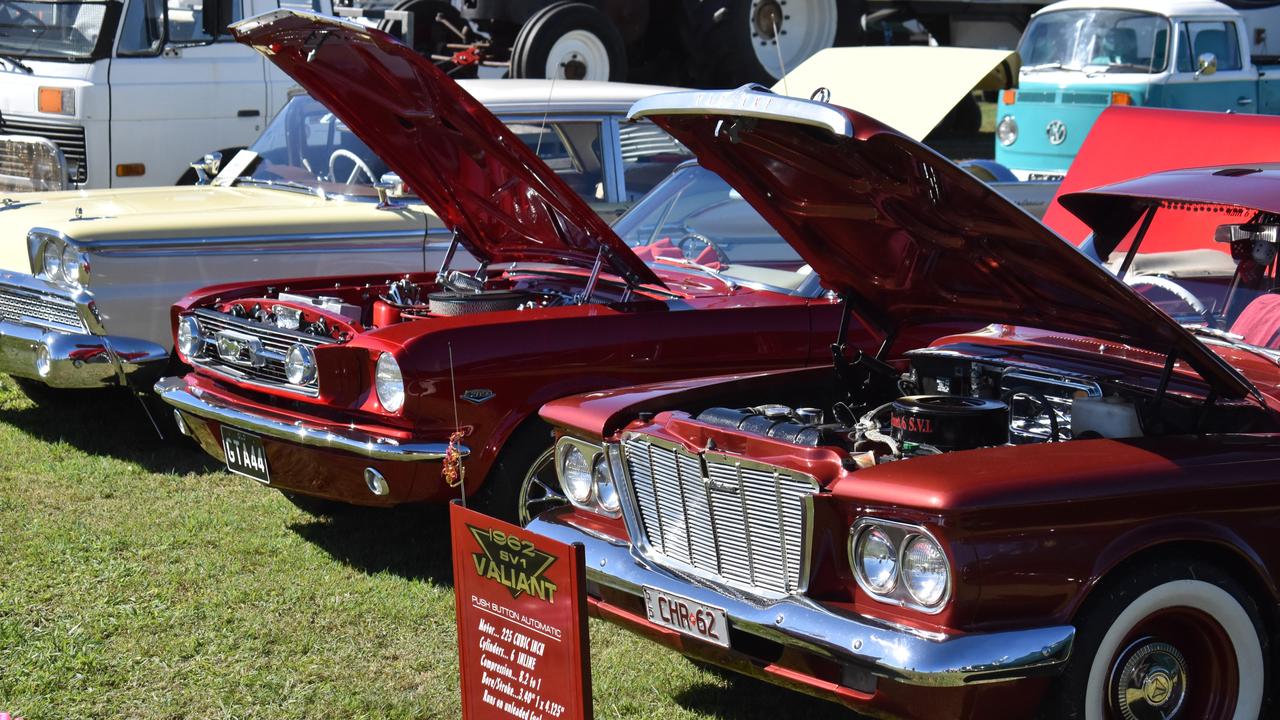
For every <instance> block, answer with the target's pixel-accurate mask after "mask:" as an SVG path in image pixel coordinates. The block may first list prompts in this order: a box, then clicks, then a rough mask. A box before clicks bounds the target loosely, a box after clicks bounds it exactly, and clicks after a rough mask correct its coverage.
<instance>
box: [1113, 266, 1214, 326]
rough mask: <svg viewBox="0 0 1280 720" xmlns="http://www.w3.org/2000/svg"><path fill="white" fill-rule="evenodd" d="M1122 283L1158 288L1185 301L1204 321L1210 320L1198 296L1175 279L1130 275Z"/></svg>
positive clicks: (1160, 276)
mask: <svg viewBox="0 0 1280 720" xmlns="http://www.w3.org/2000/svg"><path fill="white" fill-rule="evenodd" d="M1124 284H1125V285H1128V286H1129V287H1131V288H1136V287H1138V286H1141V285H1147V286H1150V287H1156V288H1160V289H1161V290H1164V291H1165V292H1167V293H1169V294H1170V295H1173V296H1174V297H1176V298H1178V299H1179V300H1181V301H1182V302H1184V303H1186V304H1187V307H1189V308H1191V310H1192V311H1193V312H1195V313H1196V314H1197V315H1199V316H1200V317H1202V318H1204V319H1205V321H1209V320H1211V318H1210V317H1209V309H1208V308H1206V307H1205V306H1204V303H1202V302H1200V298H1198V297H1196V295H1195V293H1193V292H1191V291H1190V290H1188V289H1186V288H1185V287H1183V286H1182V285H1181V284H1179V283H1178V282H1177V281H1175V280H1172V279H1170V278H1167V277H1165V276H1163V275H1130V276H1129V277H1126V278H1125V279H1124Z"/></svg>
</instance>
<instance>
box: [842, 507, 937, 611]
mask: <svg viewBox="0 0 1280 720" xmlns="http://www.w3.org/2000/svg"><path fill="white" fill-rule="evenodd" d="M849 564H850V566H851V569H852V570H853V575H854V578H855V579H856V580H857V582H858V585H859V586H861V587H862V589H863V590H864V591H866V593H867V594H868V595H870V596H871V597H873V598H875V599H876V600H879V601H881V602H884V603H890V604H893V605H902V606H905V607H910V608H914V609H916V610H920V611H922V612H926V613H931V614H932V613H936V612H938V611H940V610H942V607H943V606H944V605H945V604H946V603H947V600H948V599H950V597H951V564H950V562H948V560H947V554H946V553H945V552H943V550H942V546H941V545H939V544H938V541H937V540H935V539H934V538H933V536H932V535H930V534H929V533H928V531H926V530H925V529H924V528H921V527H917V526H914V525H904V524H902V523H895V522H890V521H887V520H875V519H870V518H861V519H859V520H858V522H856V523H854V526H853V529H852V530H850V531H849Z"/></svg>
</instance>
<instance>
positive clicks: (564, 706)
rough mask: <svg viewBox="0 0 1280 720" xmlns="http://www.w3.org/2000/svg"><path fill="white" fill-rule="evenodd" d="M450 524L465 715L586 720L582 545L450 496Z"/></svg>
mask: <svg viewBox="0 0 1280 720" xmlns="http://www.w3.org/2000/svg"><path fill="white" fill-rule="evenodd" d="M449 522H450V526H451V533H450V534H451V536H452V540H453V592H454V598H455V600H456V602H457V616H458V660H459V671H460V674H461V676H462V717H463V718H465V719H466V720H511V718H518V719H519V720H590V718H592V717H593V715H592V710H591V667H590V654H589V653H588V651H587V595H586V564H585V561H584V558H583V554H582V553H583V551H582V546H581V545H565V544H564V543H561V542H556V541H554V540H551V539H549V538H545V537H542V536H541V535H537V534H534V533H531V532H529V531H527V530H525V529H523V528H520V527H518V526H516V525H511V524H510V523H505V522H503V521H501V520H498V519H496V518H491V517H489V516H488V515H484V514H481V513H478V512H476V511H474V510H469V509H467V508H465V507H463V506H462V505H461V504H459V503H458V502H456V501H455V502H454V503H453V505H451V506H450V507H449Z"/></svg>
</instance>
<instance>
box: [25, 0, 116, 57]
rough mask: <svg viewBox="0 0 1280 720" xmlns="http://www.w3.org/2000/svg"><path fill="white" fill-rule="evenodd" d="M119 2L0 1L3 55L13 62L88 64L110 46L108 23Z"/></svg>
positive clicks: (114, 14) (113, 15) (114, 15)
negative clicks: (61, 61) (85, 61)
mask: <svg viewBox="0 0 1280 720" xmlns="http://www.w3.org/2000/svg"><path fill="white" fill-rule="evenodd" d="M118 13H119V3H116V2H46V1H44V0H0V54H3V55H8V56H9V57H11V58H17V59H22V58H29V57H30V58H44V59H55V60H86V59H90V58H93V57H99V56H101V55H102V54H103V52H101V51H100V50H99V48H103V49H105V48H106V47H108V46H109V45H110V35H111V29H110V28H108V29H106V30H104V28H105V27H107V25H106V23H107V21H108V19H109V18H114V17H117V16H118Z"/></svg>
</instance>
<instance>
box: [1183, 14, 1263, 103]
mask: <svg viewBox="0 0 1280 720" xmlns="http://www.w3.org/2000/svg"><path fill="white" fill-rule="evenodd" d="M1177 38H1178V39H1177V50H1176V53H1177V54H1176V56H1175V57H1176V62H1175V65H1174V72H1173V74H1172V75H1171V76H1170V78H1169V81H1168V85H1167V86H1166V88H1165V93H1166V98H1167V99H1166V102H1165V103H1164V105H1165V106H1166V107H1171V108H1176V109H1179V110H1207V111H1210V112H1236V113H1256V112H1257V111H1258V110H1257V104H1258V98H1257V92H1258V70H1257V68H1255V67H1254V66H1253V65H1252V64H1249V63H1246V62H1245V60H1244V55H1243V53H1242V51H1241V47H1240V37H1239V33H1238V31H1237V25H1236V23H1235V22H1232V21H1230V20H1203V21H1201V20H1196V21H1186V22H1180V23H1178V34H1177ZM1206 54H1211V55H1213V57H1214V58H1215V59H1216V61H1217V69H1216V71H1214V72H1212V73H1207V72H1199V73H1198V72H1197V69H1198V63H1199V59H1200V58H1201V57H1203V56H1205V55H1206Z"/></svg>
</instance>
